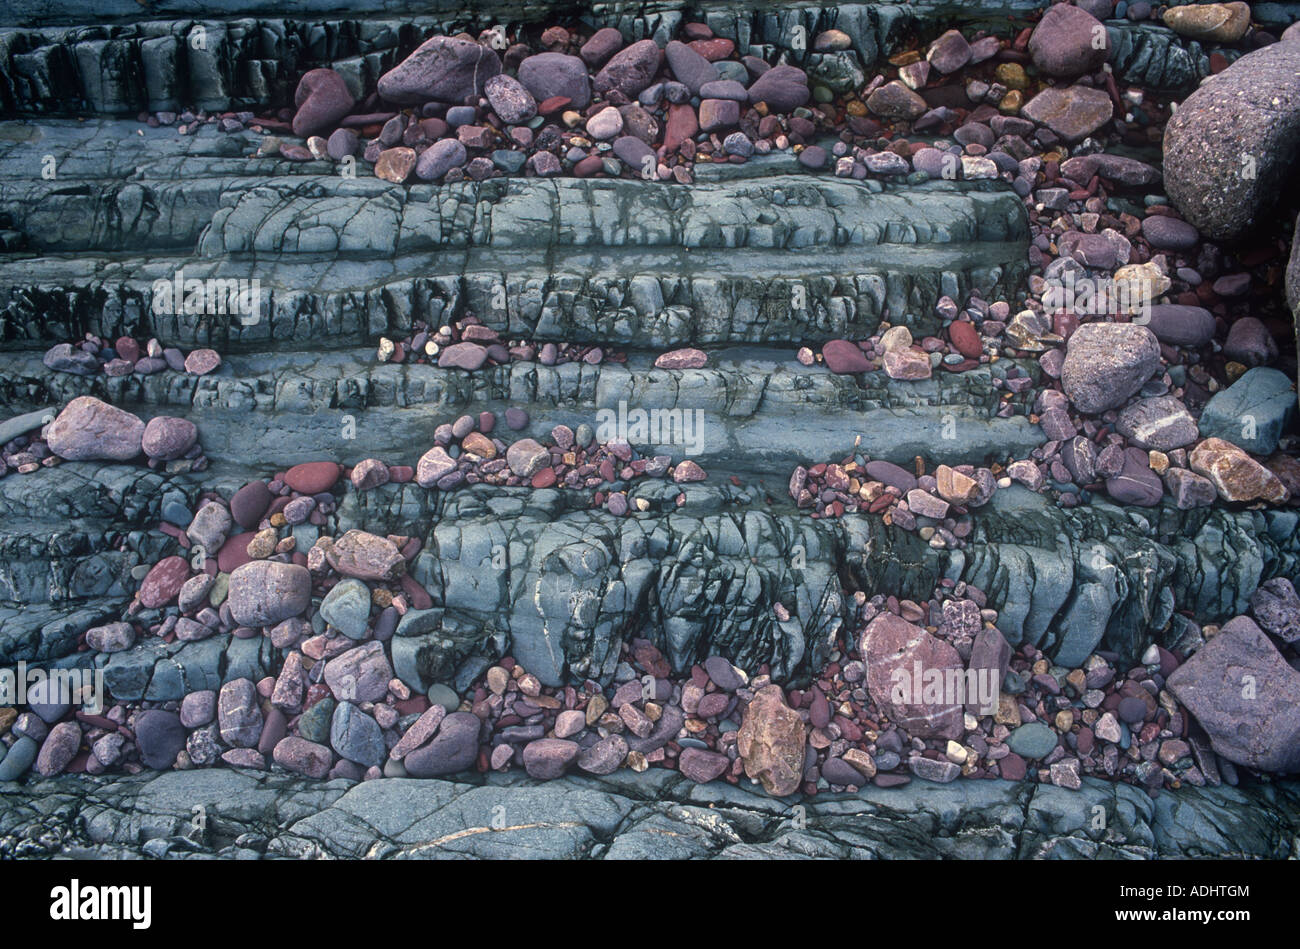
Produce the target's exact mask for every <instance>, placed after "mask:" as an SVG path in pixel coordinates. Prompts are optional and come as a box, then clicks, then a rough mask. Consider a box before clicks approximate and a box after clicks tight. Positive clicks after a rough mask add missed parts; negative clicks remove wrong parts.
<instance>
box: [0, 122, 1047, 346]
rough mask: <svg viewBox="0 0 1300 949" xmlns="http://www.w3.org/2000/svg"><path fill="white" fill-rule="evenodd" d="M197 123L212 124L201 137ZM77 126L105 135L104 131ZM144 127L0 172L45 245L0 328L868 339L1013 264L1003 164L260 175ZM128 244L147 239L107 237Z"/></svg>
mask: <svg viewBox="0 0 1300 949" xmlns="http://www.w3.org/2000/svg"><path fill="white" fill-rule="evenodd" d="M5 127H6V128H11V129H12V128H13V126H5ZM65 131H67V129H66V127H60V128H58V129H56V130H54V131H51V133H50V135H51V136H54V134H55V132H57V133H58V134H60V135H62V134H63V133H64V132H65ZM69 134H71V133H69ZM155 135H156V133H155ZM205 135H206V136H207V137H209V138H212V137H216V136H217V135H218V133H216V132H214V131H211V130H206V131H205V132H204V133H201V134H200V135H199V136H197V138H196V141H197V140H198V139H202V138H204V137H205ZM72 137H73V138H75V139H76V140H77V141H79V142H83V143H87V144H88V145H91V146H93V147H94V148H106V147H108V146H109V143H110V142H112V141H114V139H113V138H112V137H111V130H110V129H104V128H101V129H100V131H99V133H98V134H97V135H95V136H93V137H89V138H87V137H84V133H82V132H80V131H76V134H75V135H73V136H72ZM53 147H55V146H54V145H53V144H52V142H51V141H49V140H47V139H46V138H45V137H44V134H42V137H40V138H39V139H38V140H35V141H31V140H25V141H22V142H19V143H15V144H14V145H12V146H11V147H10V148H9V149H8V151H7V153H5V155H3V156H0V157H5V158H9V159H12V160H13V161H14V162H15V163H16V164H17V165H18V166H21V167H25V163H27V162H35V166H34V167H37V166H39V163H40V159H39V157H38V156H39V153H41V152H42V150H43V149H47V148H53ZM143 147H144V146H143V145H141V144H140V143H138V142H134V143H133V144H132V145H130V146H129V147H127V146H124V148H125V150H127V151H129V152H132V153H133V154H135V155H136V156H137V157H138V158H139V159H140V164H139V165H135V164H132V163H130V162H125V163H122V164H120V165H117V166H112V165H111V164H110V166H109V167H110V169H111V171H112V172H113V173H112V174H111V175H109V176H108V177H109V178H110V179H111V180H112V182H113V183H111V184H106V183H105V182H104V180H102V179H86V180H84V181H83V180H82V179H80V178H75V177H69V178H68V179H62V178H61V179H58V180H59V181H60V182H61V183H60V184H58V185H57V186H56V187H55V188H53V189H52V188H51V186H50V183H49V182H41V181H39V180H37V181H32V180H31V179H26V178H9V179H7V180H0V199H2V200H3V202H4V203H5V204H6V205H7V206H9V207H10V208H11V209H12V210H11V211H10V216H11V220H12V223H13V225H14V228H15V229H16V230H18V231H20V232H21V233H23V234H24V235H26V237H27V243H28V245H29V247H28V250H29V251H35V252H39V253H40V256H36V257H31V256H29V255H28V254H26V253H22V254H18V253H14V254H9V255H0V307H2V310H0V338H4V339H8V340H15V341H18V342H19V343H20V344H26V345H40V344H44V345H48V344H49V343H52V342H56V341H61V340H63V339H66V338H67V337H68V336H79V335H80V334H81V333H83V332H93V333H96V334H98V335H102V336H107V337H110V338H112V337H116V336H118V335H137V336H149V335H155V336H157V337H158V338H159V339H161V340H163V341H164V342H165V343H169V344H176V345H181V346H186V347H192V346H195V345H208V344H212V345H217V346H218V347H219V348H221V349H223V350H226V349H229V348H232V347H233V348H235V349H238V348H240V347H243V348H245V349H247V348H251V347H257V348H260V349H265V348H267V346H268V345H276V346H279V345H282V344H285V343H290V344H291V345H293V346H294V347H296V348H299V347H301V346H302V344H303V343H304V342H305V341H307V340H312V341H313V342H314V343H322V342H325V343H330V342H332V343H334V344H335V345H338V344H347V343H351V344H358V343H361V342H363V341H366V340H373V338H374V337H376V336H378V335H380V334H385V333H387V334H392V333H400V332H402V331H403V330H405V329H408V328H409V327H410V325H411V321H412V320H413V319H415V318H424V319H425V320H426V321H429V322H431V323H433V324H434V325H437V324H439V323H442V322H447V321H449V320H452V319H455V318H458V317H460V316H462V315H464V314H465V313H466V312H473V313H474V314H475V315H477V316H478V317H479V318H480V319H481V320H483V322H485V323H487V324H488V325H490V326H492V327H493V328H496V329H498V330H500V331H501V332H502V333H503V335H510V336H529V337H533V338H537V339H566V340H569V341H575V342H577V341H584V342H585V341H590V342H599V343H603V344H606V345H608V344H618V343H631V342H636V343H639V344H641V345H647V344H648V345H660V346H668V345H672V344H686V343H692V344H716V343H748V342H763V341H777V342H788V341H796V340H798V341H803V340H809V341H816V340H824V339H826V338H830V337H834V336H843V335H850V334H852V335H858V336H865V335H869V334H870V332H871V331H872V330H873V329H874V328H875V327H876V326H877V325H878V324H879V323H880V321H881V320H884V319H889V320H891V321H892V322H895V323H905V324H907V325H910V326H913V327H914V328H915V329H916V330H917V332H918V333H927V332H934V331H937V329H938V328H939V321H938V318H937V316H935V315H934V313H933V308H934V305H935V303H936V302H937V301H938V299H939V298H940V297H941V296H943V295H947V296H950V297H953V298H954V299H956V298H959V297H963V296H964V295H965V294H966V293H968V292H969V291H970V290H971V289H972V288H979V289H980V290H982V291H983V292H984V293H986V294H998V293H1002V294H1003V295H1005V294H1007V293H1009V291H1010V288H1013V287H1016V286H1018V285H1019V282H1020V281H1021V280H1022V279H1023V277H1024V275H1025V271H1026V264H1025V248H1026V247H1027V243H1028V223H1027V219H1026V216H1025V211H1024V206H1023V204H1022V202H1021V201H1020V199H1019V198H1018V197H1017V196H1016V195H1015V194H1014V193H1013V192H1011V191H1010V190H1009V189H1008V188H1006V187H1005V185H1003V184H1002V183H1000V182H969V183H968V182H949V181H934V182H929V183H927V184H924V185H919V186H910V187H905V186H895V185H889V186H882V185H880V184H878V183H871V184H869V183H862V182H854V181H850V180H847V179H837V178H811V177H808V176H804V175H800V176H798V177H794V176H768V177H765V178H761V179H748V180H741V181H730V182H728V181H722V182H717V183H709V184H696V185H693V186H691V187H690V188H680V187H672V186H665V185H661V184H658V183H644V182H637V181H626V180H582V179H572V178H564V179H554V180H540V179H522V178H515V179H495V180H491V181H487V182H482V183H474V182H462V183H458V184H454V185H446V186H442V187H436V186H431V185H416V186H412V187H410V188H404V187H394V186H393V185H391V184H389V183H387V182H384V181H381V180H379V179H375V178H357V179H351V180H349V179H344V178H341V177H339V176H335V175H317V176H297V177H293V176H282V175H279V174H278V171H279V166H278V163H275V164H272V165H271V167H269V168H267V169H266V174H267V175H268V176H271V175H273V177H266V176H263V177H256V176H254V177H241V178H229V177H224V176H217V177H207V178H202V177H197V176H196V175H195V174H188V173H185V174H182V175H181V177H180V178H179V179H172V178H163V179H153V178H149V177H139V176H137V175H136V174H135V172H134V171H133V169H135V168H140V169H143V168H145V167H147V166H148V162H147V161H146V160H145V159H144V156H143V154H142V153H141V151H140V149H142V148H143ZM213 148H217V146H216V145H215V144H213ZM218 150H219V149H218ZM119 157H120V156H119ZM204 160H206V159H200V158H177V161H180V162H186V161H190V162H198V163H199V164H202V161H204ZM75 171H76V169H74V171H73V172H68V173H67V174H68V175H70V176H71V175H73V174H74V173H75ZM52 190H53V194H51V191H52ZM878 192H882V193H878ZM137 244H138V245H141V246H142V247H143V248H145V249H150V250H152V251H155V253H134V252H133V253H131V254H123V253H121V252H113V251H110V250H109V249H110V248H118V247H122V246H135V245H137ZM182 246H184V247H188V248H191V249H192V251H193V253H186V254H180V253H177V251H178V250H179V248H180V247H182ZM192 279H197V280H204V281H207V280H213V281H227V282H231V281H246V283H244V284H238V285H236V284H233V283H222V284H220V285H217V284H213V285H212V287H211V289H210V290H209V289H208V285H207V284H205V285H204V286H205V291H207V292H208V293H209V294H210V295H213V296H215V295H217V294H219V293H221V292H226V291H228V290H229V289H232V288H233V289H238V290H242V291H246V296H245V297H243V298H240V299H238V300H231V299H230V298H229V297H222V298H221V299H220V300H219V301H215V300H213V299H211V297H205V298H204V303H205V306H204V307H202V309H203V310H204V312H200V313H188V312H183V313H178V312H176V311H177V310H184V309H185V307H184V306H182V305H181V303H180V302H179V301H178V300H176V299H173V300H172V302H170V303H169V302H167V301H168V299H169V298H179V297H181V295H182V294H181V293H179V292H175V288H177V287H183V286H184V284H183V283H180V282H179V281H184V280H192ZM253 281H256V283H253ZM186 292H188V291H186ZM254 301H256V302H255V304H254ZM209 303H210V304H211V305H206V304H209ZM241 307H242V308H241ZM232 308H240V309H239V312H238V313H230V312H227V310H228V309H232ZM214 310H215V311H217V312H212V311H214Z"/></svg>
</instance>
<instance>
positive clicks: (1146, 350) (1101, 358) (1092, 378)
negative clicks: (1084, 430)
mask: <svg viewBox="0 0 1300 949" xmlns="http://www.w3.org/2000/svg"><path fill="white" fill-rule="evenodd" d="M1159 368H1160V344H1159V342H1158V341H1157V339H1156V337H1155V335H1153V334H1152V332H1151V331H1150V330H1149V329H1147V328H1146V327H1145V326H1137V325H1134V324H1132V323H1085V324H1084V325H1083V326H1080V327H1079V328H1078V329H1077V330H1075V331H1074V333H1073V334H1071V336H1070V341H1069V343H1068V344H1067V351H1066V355H1065V363H1064V365H1063V366H1062V367H1061V387H1062V388H1063V389H1064V390H1065V394H1066V395H1067V396H1068V397H1069V399H1070V401H1071V402H1073V403H1074V405H1075V407H1076V408H1078V409H1079V411H1081V412H1087V413H1090V414H1095V413H1100V412H1104V411H1106V410H1107V409H1113V408H1117V407H1118V406H1121V405H1123V404H1124V403H1125V402H1126V401H1127V400H1128V398H1129V397H1130V396H1132V395H1133V394H1134V393H1136V392H1137V391H1138V390H1139V389H1141V388H1142V384H1143V383H1144V382H1146V381H1147V380H1148V379H1150V378H1151V376H1152V374H1153V373H1154V372H1155V371H1156V370H1157V369H1159Z"/></svg>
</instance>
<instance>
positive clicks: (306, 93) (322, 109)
mask: <svg viewBox="0 0 1300 949" xmlns="http://www.w3.org/2000/svg"><path fill="white" fill-rule="evenodd" d="M293 104H294V107H295V108H296V109H297V111H296V112H295V113H294V116H293V134H294V135H297V136H298V137H299V138H306V137H307V136H309V135H322V134H324V133H325V132H328V131H329V130H330V129H332V128H334V126H336V125H338V123H339V120H340V119H342V118H343V116H345V115H347V114H348V113H349V112H351V111H352V106H353V105H355V104H356V100H355V99H353V98H352V93H351V92H349V91H348V84H347V83H346V82H344V81H343V77H342V76H340V75H339V74H338V73H336V72H335V71H334V70H332V69H309V70H308V71H307V72H305V73H303V77H302V78H301V79H300V80H298V88H297V89H296V90H295V91H294V94H293Z"/></svg>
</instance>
